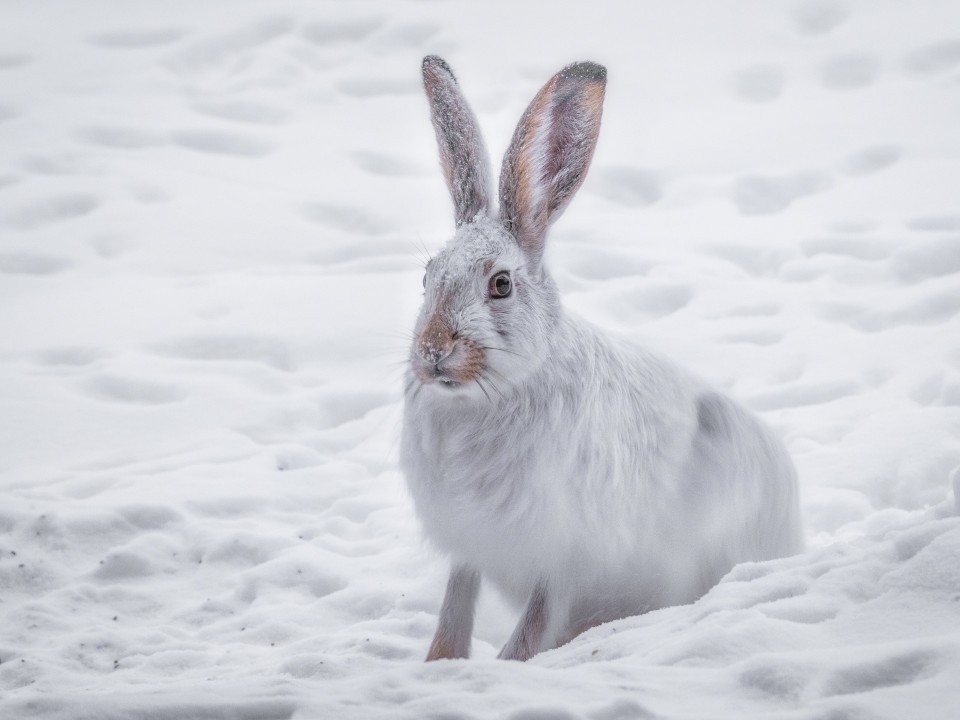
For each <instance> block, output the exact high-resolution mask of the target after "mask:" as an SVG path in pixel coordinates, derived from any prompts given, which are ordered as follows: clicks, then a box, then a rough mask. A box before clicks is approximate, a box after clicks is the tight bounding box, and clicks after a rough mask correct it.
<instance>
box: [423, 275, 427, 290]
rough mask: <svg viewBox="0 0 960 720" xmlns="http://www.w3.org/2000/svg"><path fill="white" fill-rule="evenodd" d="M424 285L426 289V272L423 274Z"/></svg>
mask: <svg viewBox="0 0 960 720" xmlns="http://www.w3.org/2000/svg"><path fill="white" fill-rule="evenodd" d="M423 287H424V289H426V287H427V274H426V273H424V274H423Z"/></svg>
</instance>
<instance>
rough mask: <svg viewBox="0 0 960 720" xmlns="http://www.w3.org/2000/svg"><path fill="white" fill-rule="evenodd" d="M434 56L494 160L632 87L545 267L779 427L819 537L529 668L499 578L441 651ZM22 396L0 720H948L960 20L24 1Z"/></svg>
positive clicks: (831, 4)
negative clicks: (431, 114)
mask: <svg viewBox="0 0 960 720" xmlns="http://www.w3.org/2000/svg"><path fill="white" fill-rule="evenodd" d="M427 53H436V54H439V55H442V56H444V57H445V58H446V59H447V60H448V61H449V62H450V64H451V65H452V67H453V68H454V70H455V72H456V73H457V74H458V76H459V79H460V81H461V84H462V86H463V88H464V91H465V93H466V95H467V97H468V98H469V99H470V100H471V101H472V103H473V106H474V108H475V110H476V112H477V114H478V116H479V118H480V122H481V126H482V127H483V128H484V129H485V131H486V137H487V142H488V145H489V147H490V150H491V152H492V153H493V156H494V158H495V161H494V162H495V165H497V166H499V158H500V156H501V155H502V152H503V150H504V148H505V147H506V144H507V142H508V140H509V137H510V134H511V133H512V130H513V127H514V125H515V123H516V121H517V120H518V118H519V116H520V114H521V112H522V111H523V109H524V107H525V106H526V104H527V102H528V101H529V100H530V99H531V98H532V97H533V95H534V93H535V92H536V91H537V90H538V89H539V87H540V86H541V85H542V84H543V83H544V82H545V81H546V80H547V79H548V78H549V77H550V75H551V74H552V73H554V72H555V71H556V70H558V69H559V68H560V67H562V66H563V65H565V64H567V63H568V62H570V61H573V60H580V59H592V60H596V61H598V62H601V63H603V64H605V65H607V67H608V68H609V84H608V90H607V101H606V109H605V114H604V121H603V123H604V124H603V130H602V132H601V135H600V143H599V147H598V150H597V154H596V156H595V159H594V165H593V168H592V171H591V173H590V175H589V177H588V179H587V182H586V184H585V185H584V187H583V189H582V190H581V192H580V194H579V196H578V197H577V199H576V200H575V201H574V203H573V204H572V206H571V208H570V209H569V211H568V212H567V213H566V214H565V215H564V217H563V218H562V219H561V220H560V222H559V223H558V225H557V226H556V227H555V228H554V232H553V234H552V242H551V244H550V245H549V247H548V256H547V258H548V263H549V264H550V265H551V267H552V268H553V271H554V274H555V276H556V278H557V280H558V282H559V284H560V286H561V289H562V291H563V293H564V298H565V302H566V304H567V305H568V307H569V308H570V309H571V310H572V311H574V312H577V313H579V314H581V315H583V316H586V317H587V318H589V319H591V320H592V321H594V322H596V323H597V324H599V325H601V326H603V327H605V328H608V329H609V330H610V331H611V332H618V333H621V334H624V335H627V336H629V337H631V338H633V339H635V340H637V341H638V342H642V343H645V344H646V345H648V346H650V347H651V348H654V349H657V350H659V351H661V352H663V353H665V354H667V355H670V356H672V357H674V358H675V359H677V360H679V361H680V362H682V363H683V364H685V365H687V366H688V367H690V368H692V369H693V370H695V371H696V372H698V373H699V374H700V375H702V376H704V377H706V378H707V379H708V380H710V381H711V382H713V383H714V384H716V385H718V386H720V387H723V388H725V389H726V390H728V391H729V392H730V393H731V394H733V395H734V396H735V397H737V398H739V399H741V400H742V401H743V402H744V403H746V404H747V405H748V406H749V407H751V408H753V409H754V410H755V411H757V412H758V413H760V414H762V415H763V416H764V417H765V418H766V419H767V420H768V421H769V422H770V423H771V424H772V425H773V426H774V427H775V428H776V429H777V430H778V432H780V433H781V434H782V435H783V437H784V438H785V439H786V441H787V443H788V446H789V448H790V451H791V453H792V454H793V457H794V458H795V460H796V463H797V466H798V469H799V472H800V477H801V489H802V490H801V491H802V502H803V509H804V519H805V524H806V532H807V537H808V544H809V551H808V552H807V553H806V554H805V555H802V556H799V557H795V558H790V559H787V560H782V561H776V562H770V563H766V564H761V565H750V566H741V567H738V568H736V569H735V570H734V571H733V572H732V573H731V574H730V575H729V576H728V577H727V578H726V579H725V580H724V582H722V583H721V584H720V585H719V586H717V587H716V588H715V589H714V590H713V591H712V592H711V593H709V594H708V595H707V596H706V597H704V598H703V599H702V600H700V601H699V602H697V603H696V604H694V605H691V606H684V607H677V608H670V609H666V610H662V611H659V612H655V613H650V614H649V615H646V616H644V617H639V618H630V619H626V620H623V621H621V622H617V623H612V624H610V625H606V626H602V627H599V628H596V629H594V630H592V631H590V632H588V633H586V634H585V635H583V636H581V637H579V638H577V639H576V640H575V641H574V642H572V643H571V644H569V645H568V646H566V647H563V648H560V649H558V650H555V651H552V652H548V653H544V654H542V655H540V656H538V657H536V658H535V659H534V660H533V661H531V662H529V663H527V664H525V665H520V664H517V663H503V662H498V661H496V660H495V659H494V656H495V654H496V652H497V650H498V648H499V646H500V644H502V643H503V641H504V640H505V639H506V637H507V635H508V633H509V631H510V629H511V628H512V625H513V623H514V621H515V619H516V613H515V611H514V610H512V609H510V608H508V607H506V606H504V605H503V603H502V602H501V601H500V599H499V598H498V597H497V596H496V594H495V593H493V592H489V591H486V592H484V594H483V595H482V597H481V608H480V613H479V618H478V622H477V625H476V635H475V639H474V655H475V658H474V659H472V660H470V661H450V662H446V661H445V662H439V663H432V664H430V665H425V664H423V663H422V662H421V660H422V658H423V656H424V654H425V653H426V649H427V645H428V643H429V639H430V636H431V634H432V631H433V626H434V624H435V622H436V613H437V610H438V609H439V605H440V600H441V596H442V591H443V584H444V581H445V574H446V569H447V568H446V562H445V560H444V559H443V558H442V557H439V556H437V555H436V554H435V553H434V552H432V551H431V550H430V548H429V547H426V546H425V545H424V544H423V542H422V541H421V539H420V536H419V530H418V526H417V522H416V518H415V517H414V515H413V512H412V508H411V504H410V502H409V499H408V497H407V495H406V492H405V489H404V485H403V480H402V478H401V477H400V475H399V474H398V472H397V439H398V432H399V420H400V387H401V383H400V378H401V375H402V371H403V366H402V363H403V358H404V356H405V353H406V346H407V339H408V338H409V331H410V328H411V326H412V322H413V319H414V316H415V313H416V310H417V307H418V304H419V300H420V292H421V285H420V278H421V274H422V269H421V266H420V261H421V260H422V259H423V258H424V256H425V253H427V252H429V251H433V250H435V249H437V248H438V247H440V245H441V244H442V243H443V242H444V240H445V239H446V238H447V237H448V236H449V235H450V234H451V233H452V212H451V208H450V205H449V199H448V197H447V194H446V189H445V187H444V185H443V181H442V179H441V175H440V172H439V170H438V167H437V160H436V147H435V141H434V138H433V134H432V129H431V127H430V122H429V118H428V111H427V107H426V102H425V100H424V98H423V96H422V91H421V88H420V77H419V68H420V60H421V58H422V57H423V55H425V54H427ZM0 402H2V404H0V716H2V717H3V718H11V720H12V719H13V718H17V719H18V720H19V719H21V718H34V717H42V718H63V719H64V720H81V719H85V718H90V719H93V718H97V719H98V720H103V719H107V720H109V719H111V718H116V719H118V720H119V719H121V718H122V719H124V720H129V719H131V718H147V717H149V718H153V719H157V720H165V719H168V718H169V719H170V720H172V719H174V718H177V719H184V718H204V719H229V718H244V719H248V720H254V719H266V718H299V719H306V718H328V717H329V718H334V717H336V718H341V717H342V718H447V719H452V718H495V717H497V718H499V717H509V718H513V720H533V719H535V718H540V719H545V718H550V719H557V720H566V719H569V718H589V719H590V720H619V719H624V720H626V719H628V718H649V717H664V718H698V719H699V718H757V717H770V718H798V719H799V718H809V719H811V720H814V719H824V720H826V719H827V718H830V719H832V720H841V719H848V720H866V719H871V718H891V719H892V718H908V717H909V718H913V717H917V718H919V717H922V718H944V719H946V718H955V717H957V716H958V707H960V519H958V518H957V507H956V504H955V503H956V499H955V498H956V495H957V492H956V486H957V484H960V478H958V474H960V473H957V471H956V470H955V468H957V467H958V466H960V4H958V3H957V2H955V1H951V0H943V1H941V2H932V1H927V0H913V1H911V2H903V1H900V2H893V1H891V0H862V1H860V2H856V1H850V2H841V1H839V0H801V1H800V2H769V1H767V0H755V1H753V0H750V1H747V0H745V1H742V2H724V3H715V2H706V1H703V2H691V1H689V0H683V1H680V2H669V3H668V2H662V3H653V2H622V3H607V2H597V1H594V2H590V3H586V4H582V5H581V4H574V3H556V2H546V0H544V2H538V3H533V2H531V3H520V2H509V3H508V2H503V3H496V2H491V3H473V4H467V3H459V2H413V1H411V0H396V1H392V2H388V1H387V0H378V1H374V0H371V1H370V2H352V3H347V2H306V1H304V2H294V1H292V0H283V1H282V2H267V1H266V0H264V1H262V2H254V1H248V0H242V1H233V2H226V1H222V2H203V3H198V2H187V1H186V0H177V1H172V2H171V1H166V2H162V3H161V2H154V3H146V2H140V3H131V2H119V1H117V2H106V1H104V0H99V1H98V0H91V1H88V2H83V3H80V2H66V1H63V2H46V1H44V2H41V1H36V2H31V1H28V0H2V1H0ZM951 473H953V477H954V480H953V482H951Z"/></svg>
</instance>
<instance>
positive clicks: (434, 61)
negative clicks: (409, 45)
mask: <svg viewBox="0 0 960 720" xmlns="http://www.w3.org/2000/svg"><path fill="white" fill-rule="evenodd" d="M423 87H424V89H425V90H426V91H427V100H428V101H429V102H430V118H431V120H433V129H434V130H435V131H436V133H437V145H439V146H440V163H441V165H442V166H443V174H444V177H445V179H446V181H447V187H448V188H449V189H450V197H451V198H452V199H453V208H454V212H455V214H456V219H457V226H458V227H459V226H460V225H462V224H463V223H465V222H470V221H471V220H473V219H474V218H475V217H476V216H477V213H479V212H483V211H486V210H487V209H488V208H489V207H490V198H491V195H492V192H491V185H490V161H489V160H488V159H487V149H486V147H485V146H484V144H483V138H482V137H480V129H479V128H478V127H477V119H476V118H475V117H474V116H473V113H472V112H471V111H470V107H469V106H468V105H467V101H466V100H464V98H463V95H462V93H461V92H460V86H459V85H457V79H456V78H455V77H454V76H453V72H452V71H451V70H450V66H449V65H447V63H446V62H444V61H443V60H442V59H441V58H438V57H437V56H436V55H428V56H427V57H425V58H424V59H423Z"/></svg>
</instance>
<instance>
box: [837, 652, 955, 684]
mask: <svg viewBox="0 0 960 720" xmlns="http://www.w3.org/2000/svg"><path fill="white" fill-rule="evenodd" d="M939 660H940V658H939V656H938V655H936V654H935V653H933V652H923V651H920V652H912V653H905V654H903V655H895V656H893V657H889V658H885V659H883V660H880V661H877V662H866V663H861V664H859V665H853V666H851V667H848V668H844V669H842V670H839V671H837V672H835V673H834V674H833V676H832V677H831V678H830V679H829V680H828V681H827V682H826V684H825V686H824V688H823V694H824V695H849V694H851V693H862V692H869V691H871V690H879V689H881V688H887V687H895V686H897V685H906V684H907V683H912V682H916V681H917V680H921V679H923V678H925V677H929V676H930V675H933V674H934V673H935V672H936V669H937V666H938V665H939V664H940V662H939Z"/></svg>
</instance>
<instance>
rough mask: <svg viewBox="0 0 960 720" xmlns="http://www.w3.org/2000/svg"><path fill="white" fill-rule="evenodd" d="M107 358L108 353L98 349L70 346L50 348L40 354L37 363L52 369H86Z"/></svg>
mask: <svg viewBox="0 0 960 720" xmlns="http://www.w3.org/2000/svg"><path fill="white" fill-rule="evenodd" d="M105 356H106V353H105V352H104V351H102V350H99V349H97V348H92V347H82V346H76V345H69V346H63V347H54V348H48V349H47V350H44V351H43V352H41V353H40V354H39V356H38V358H37V361H38V362H39V363H40V364H41V365H47V366H51V367H63V366H66V367H84V366H86V365H90V364H92V363H94V362H96V361H97V360H100V359H101V358H103V357H105Z"/></svg>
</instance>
